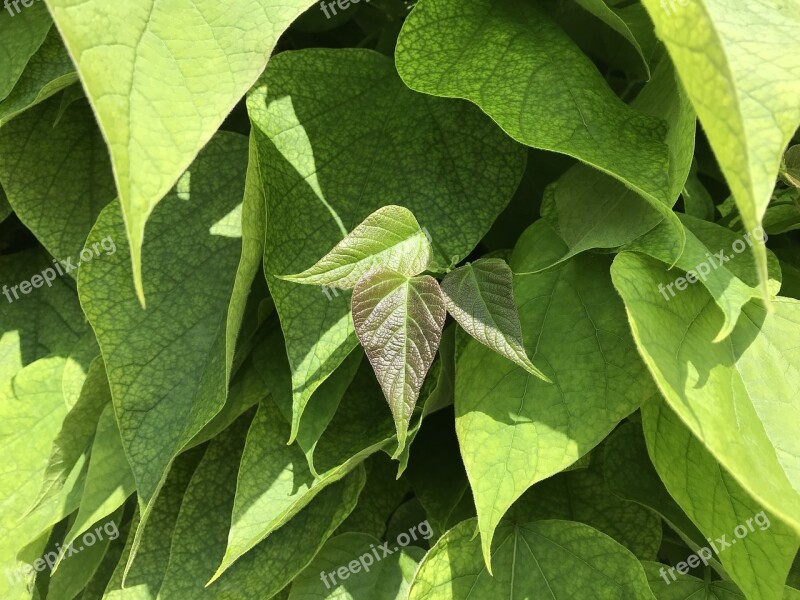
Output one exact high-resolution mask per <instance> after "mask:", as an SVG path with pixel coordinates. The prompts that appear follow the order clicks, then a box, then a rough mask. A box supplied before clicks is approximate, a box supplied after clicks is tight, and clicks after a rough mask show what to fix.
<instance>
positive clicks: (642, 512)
mask: <svg viewBox="0 0 800 600" xmlns="http://www.w3.org/2000/svg"><path fill="white" fill-rule="evenodd" d="M509 516H510V517H512V518H513V519H514V520H515V521H519V522H529V521H541V520H544V519H563V520H567V521H579V522H581V523H586V524H587V525H591V526H592V527H594V528H595V529H597V530H599V531H602V532H603V533H605V534H606V535H607V536H609V537H611V538H613V539H615V540H616V541H617V542H619V543H620V544H622V545H623V546H625V547H626V548H628V550H630V551H631V552H632V553H633V554H634V555H635V556H636V557H637V558H639V559H640V560H651V559H655V557H656V554H657V552H658V548H659V546H661V519H660V518H659V517H658V515H657V514H656V513H654V512H653V511H651V510H649V509H647V508H644V507H643V506H640V505H638V504H636V503H635V502H630V501H627V500H623V499H621V498H618V497H617V496H615V495H614V494H612V493H611V492H610V491H609V490H608V488H607V487H606V485H605V481H604V479H603V473H602V469H601V468H600V467H598V466H595V465H592V466H590V467H589V468H586V469H575V470H572V471H567V472H564V473H559V474H558V475H555V476H554V477H551V478H550V479H547V480H545V481H542V482H540V483H538V484H536V485H535V486H533V487H532V488H531V489H530V490H528V491H527V492H526V493H525V494H524V495H523V496H522V498H520V499H519V500H518V501H517V502H516V503H515V504H514V506H513V507H512V508H511V511H510V513H509Z"/></svg>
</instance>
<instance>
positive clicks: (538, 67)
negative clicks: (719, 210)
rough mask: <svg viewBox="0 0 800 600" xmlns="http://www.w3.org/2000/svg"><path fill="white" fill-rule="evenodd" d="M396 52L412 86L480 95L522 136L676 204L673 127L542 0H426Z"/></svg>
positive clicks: (447, 93)
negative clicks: (612, 75)
mask: <svg viewBox="0 0 800 600" xmlns="http://www.w3.org/2000/svg"><path fill="white" fill-rule="evenodd" d="M396 57H397V67H398V71H399V72H400V75H401V76H402V77H403V80H404V81H405V82H406V83H407V84H408V85H409V86H410V87H411V88H412V89H415V90H418V91H421V92H425V93H428V94H433V95H436V96H446V97H455V98H466V99H468V100H471V101H472V102H475V103H476V104H478V105H479V106H480V107H481V108H482V109H483V110H484V111H485V112H486V113H487V114H488V115H489V116H491V117H492V118H493V119H494V120H495V121H496V122H497V123H498V124H499V125H500V126H501V127H502V128H503V129H504V130H505V131H506V132H507V133H508V134H509V135H510V136H511V137H512V138H514V139H515V140H517V141H519V142H522V143H524V144H527V145H529V146H533V147H535V148H542V149H545V150H552V151H555V152H560V153H563V154H567V155H569V156H573V157H575V158H577V159H579V160H581V161H583V162H585V163H587V164H589V165H591V166H593V167H596V168H597V169H599V170H601V171H603V172H605V173H608V174H609V175H612V176H614V177H616V178H617V179H619V180H620V181H622V182H623V183H625V184H626V185H627V186H629V187H631V188H632V189H634V190H635V191H637V192H639V193H640V194H642V195H644V196H646V197H647V198H648V199H650V200H651V201H652V202H655V203H658V204H662V205H670V204H671V202H672V201H674V198H670V181H669V155H668V148H667V144H666V132H667V125H666V123H665V122H664V121H663V120H662V119H659V118H654V117H652V116H650V115H649V114H644V113H642V112H640V111H638V110H636V109H635V108H632V107H630V106H628V105H626V104H625V103H624V102H622V101H621V100H620V99H619V98H618V97H617V96H616V95H615V94H614V92H613V91H612V90H611V88H610V87H609V86H608V84H607V83H606V81H605V80H604V79H603V76H602V75H601V74H600V72H599V71H598V70H597V68H596V67H595V65H594V64H593V63H592V62H591V61H590V60H589V58H587V57H586V56H585V55H584V54H583V52H581V50H580V49H579V48H578V47H577V46H576V45H575V43H574V42H573V41H572V40H571V39H570V38H569V37H568V36H567V34H566V33H565V32H564V31H563V30H562V29H561V28H560V27H559V26H558V25H557V24H556V23H555V21H554V20H553V19H552V17H550V16H549V15H548V13H547V12H546V9H545V7H544V6H542V5H541V3H539V2H528V1H527V0H475V1H473V2H470V3H469V4H464V3H463V2H459V1H458V0H421V1H420V2H419V3H418V4H417V5H416V7H415V8H414V11H413V12H412V13H411V14H410V15H409V17H408V19H407V20H406V22H405V25H404V26H403V30H402V32H401V34H400V38H399V40H398V43H397V52H396Z"/></svg>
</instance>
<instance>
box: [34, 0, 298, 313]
mask: <svg viewBox="0 0 800 600" xmlns="http://www.w3.org/2000/svg"><path fill="white" fill-rule="evenodd" d="M46 1H47V6H48V7H49V8H50V11H51V13H52V14H53V20H54V21H55V23H56V25H57V26H58V29H59V31H60V32H61V35H62V37H63V38H64V42H65V44H66V46H67V48H68V49H69V52H70V54H71V55H72V56H73V57H75V60H76V66H77V69H78V73H79V75H80V78H81V81H82V82H83V86H84V89H85V90H86V94H87V96H88V98H89V101H90V102H91V104H92V107H93V109H94V112H95V115H96V116H97V120H98V122H99V124H100V129H101V130H102V131H103V135H104V137H105V139H106V140H107V142H108V147H109V150H110V152H111V162H112V164H113V167H114V174H115V178H116V182H117V189H118V191H119V198H120V202H121V204H122V212H123V214H124V223H125V232H126V233H127V236H128V239H129V242H130V244H129V248H130V255H131V263H132V265H131V266H132V267H133V280H134V286H135V289H136V292H137V295H138V296H139V298H140V300H141V302H142V303H144V284H143V273H142V252H143V249H142V247H143V244H144V229H145V223H146V221H147V220H148V218H149V216H150V214H151V213H152V212H153V209H154V208H155V207H156V204H158V202H159V201H160V200H161V199H162V198H163V197H164V196H165V195H166V194H167V193H168V192H169V191H170V188H172V186H173V185H174V184H175V182H176V181H177V180H178V178H179V177H180V176H181V174H182V173H183V172H184V170H185V169H186V168H187V167H188V166H189V165H190V164H191V163H192V161H193V160H194V159H195V157H196V156H197V154H198V152H199V151H200V150H201V148H203V147H204V146H205V145H206V144H207V143H208V141H209V140H210V139H211V138H212V136H213V135H214V133H215V132H216V130H217V128H218V127H219V126H220V125H221V124H222V121H223V120H224V119H225V117H226V116H227V114H228V113H229V112H230V111H231V109H232V108H233V107H234V106H235V105H236V103H237V102H238V101H239V100H240V99H241V97H242V96H243V95H244V93H245V92H246V91H247V90H248V89H249V88H250V87H251V86H252V85H253V84H254V83H255V82H256V80H257V79H258V77H259V75H260V74H261V72H262V71H263V70H264V67H265V65H266V62H267V58H268V57H269V56H270V54H271V53H272V51H273V49H274V48H275V44H276V43H277V41H278V37H279V36H280V35H281V34H282V33H283V32H284V30H285V29H286V28H287V27H288V26H289V24H290V23H291V22H292V21H293V20H294V19H295V18H296V17H298V16H299V15H300V14H301V13H302V12H303V11H304V10H305V9H306V8H308V6H309V5H310V4H311V2H310V0H289V1H287V0H240V1H237V2H235V3H233V4H230V5H227V6H225V7H224V8H223V7H221V6H220V5H219V3H217V2H215V1H214V0H201V1H200V2H195V3H193V4H192V5H191V6H185V5H176V4H166V5H158V6H156V2H155V0H150V1H148V2H144V3H138V4H136V5H126V10H118V6H116V5H115V4H113V3H110V2H108V0H104V1H101V2H89V3H87V2H82V1H81V0H46ZM41 8H42V9H44V7H41ZM244 25H246V31H243V30H242V27H243V26H244ZM109 72H113V73H114V77H109V76H108V73H109ZM119 242H121V240H119Z"/></svg>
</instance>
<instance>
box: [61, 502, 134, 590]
mask: <svg viewBox="0 0 800 600" xmlns="http://www.w3.org/2000/svg"><path fill="white" fill-rule="evenodd" d="M122 513H123V510H122V508H119V509H118V510H116V511H114V513H113V514H112V515H111V516H110V517H107V518H104V519H103V520H101V521H97V522H96V523H90V525H91V527H90V529H89V530H88V531H87V532H86V534H85V535H84V536H83V537H81V538H80V539H78V540H76V541H75V544H74V546H73V549H74V551H75V554H74V555H70V551H69V550H67V551H66V554H65V555H64V556H65V558H63V559H62V560H61V562H60V564H59V565H58V567H57V568H56V570H55V571H54V572H53V573H52V575H51V576H50V585H49V586H48V588H47V595H48V597H51V598H59V600H73V598H75V597H76V596H78V594H80V592H81V591H82V590H83V589H84V588H85V587H86V585H87V584H88V583H89V581H90V580H91V579H92V577H94V574H95V573H96V571H97V569H98V568H99V567H100V563H101V562H102V561H103V558H104V557H105V555H106V552H107V551H108V547H109V545H110V544H111V542H113V541H114V540H116V539H118V538H119V535H120V522H121V520H122ZM69 543H70V541H68V540H64V541H63V545H68V544H69Z"/></svg>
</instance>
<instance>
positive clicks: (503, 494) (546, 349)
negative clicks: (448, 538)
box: [455, 221, 654, 564]
mask: <svg viewBox="0 0 800 600" xmlns="http://www.w3.org/2000/svg"><path fill="white" fill-rule="evenodd" d="M546 234H547V225H546V223H544V222H543V221H538V222H537V223H535V224H534V225H533V226H532V227H530V228H529V229H528V230H527V231H526V233H525V234H523V236H522V238H520V240H519V242H518V243H517V247H516V248H515V250H514V254H513V256H512V260H511V267H512V269H514V270H515V271H517V272H521V271H530V270H532V269H533V267H535V264H536V262H537V261H538V260H539V258H540V256H541V255H543V254H544V255H547V254H549V252H550V251H551V250H550V248H551V245H552V243H553V242H552V238H550V237H549V236H548V235H546ZM609 263H610V261H609V259H608V258H607V257H604V256H590V255H581V256H577V257H575V258H573V259H572V260H570V261H569V262H566V263H563V264H562V265H560V266H559V267H558V268H557V269H555V270H553V271H551V272H547V273H542V274H538V275H529V276H523V277H517V278H516V281H515V287H514V295H515V298H516V302H517V306H518V307H519V310H520V318H521V321H522V333H523V335H524V337H525V340H526V342H527V343H528V352H529V356H530V357H531V359H532V360H533V361H534V362H536V363H537V364H539V365H541V367H542V370H543V371H544V373H545V374H546V375H547V376H548V377H549V378H550V379H551V380H552V381H553V382H554V384H548V383H545V382H543V381H541V380H540V379H538V378H536V377H534V376H532V375H530V374H529V373H527V372H526V371H525V370H524V369H522V368H520V367H517V366H516V365H514V364H513V363H511V362H509V361H507V360H506V359H504V358H502V357H500V356H499V355H497V354H496V353H494V352H493V351H491V350H489V349H488V348H486V347H485V346H482V345H479V344H478V343H476V342H470V343H468V344H467V345H466V347H465V348H464V350H463V351H462V352H461V354H460V356H459V358H458V363H457V365H456V400H455V406H456V429H457V432H458V437H459V441H460V443H461V453H462V456H463V457H464V464H465V465H466V467H467V473H468V475H469V480H470V484H471V486H472V491H473V493H474V495H475V503H476V506H477V509H478V521H479V523H480V528H481V537H482V539H483V548H484V552H485V553H486V559H487V564H488V562H489V557H488V552H489V547H490V544H491V540H492V535H493V531H494V529H495V527H496V526H497V524H498V522H499V521H500V519H501V518H502V516H503V514H504V513H505V512H506V510H507V509H508V508H509V507H510V506H511V505H512V504H513V503H514V501H515V500H516V499H517V498H519V497H520V496H521V495H522V494H523V492H525V490H527V489H528V488H529V487H530V486H531V485H533V484H534V483H536V482H538V481H541V480H543V479H546V478H547V477H550V476H551V475H554V474H555V473H558V472H559V471H561V470H563V469H564V468H566V467H568V466H569V465H571V464H572V463H574V462H575V461H576V460H578V459H579V458H580V457H581V456H583V455H584V454H586V453H587V452H588V451H589V450H591V449H592V448H593V447H594V446H596V445H597V444H598V443H599V442H600V441H601V440H602V439H603V438H604V437H605V436H606V435H608V434H609V433H610V432H611V431H612V430H613V429H614V427H615V426H616V425H617V423H619V421H620V420H622V419H623V418H624V417H626V416H627V415H629V414H630V413H632V412H633V411H634V410H636V408H637V407H638V405H639V403H640V402H641V401H642V399H643V398H647V397H648V396H649V395H651V394H652V393H653V392H654V390H653V388H652V382H651V381H650V379H649V377H648V375H647V370H646V368H645V366H644V365H643V364H642V362H641V360H640V358H639V357H638V355H637V353H636V348H635V346H634V343H633V340H632V339H631V336H630V332H629V331H628V326H627V323H626V322H625V312H624V307H623V305H622V302H621V301H620V299H619V297H618V295H617V293H616V292H615V290H614V288H613V286H612V284H611V278H610V277H609V274H608V269H609ZM576 357H579V359H576Z"/></svg>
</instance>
